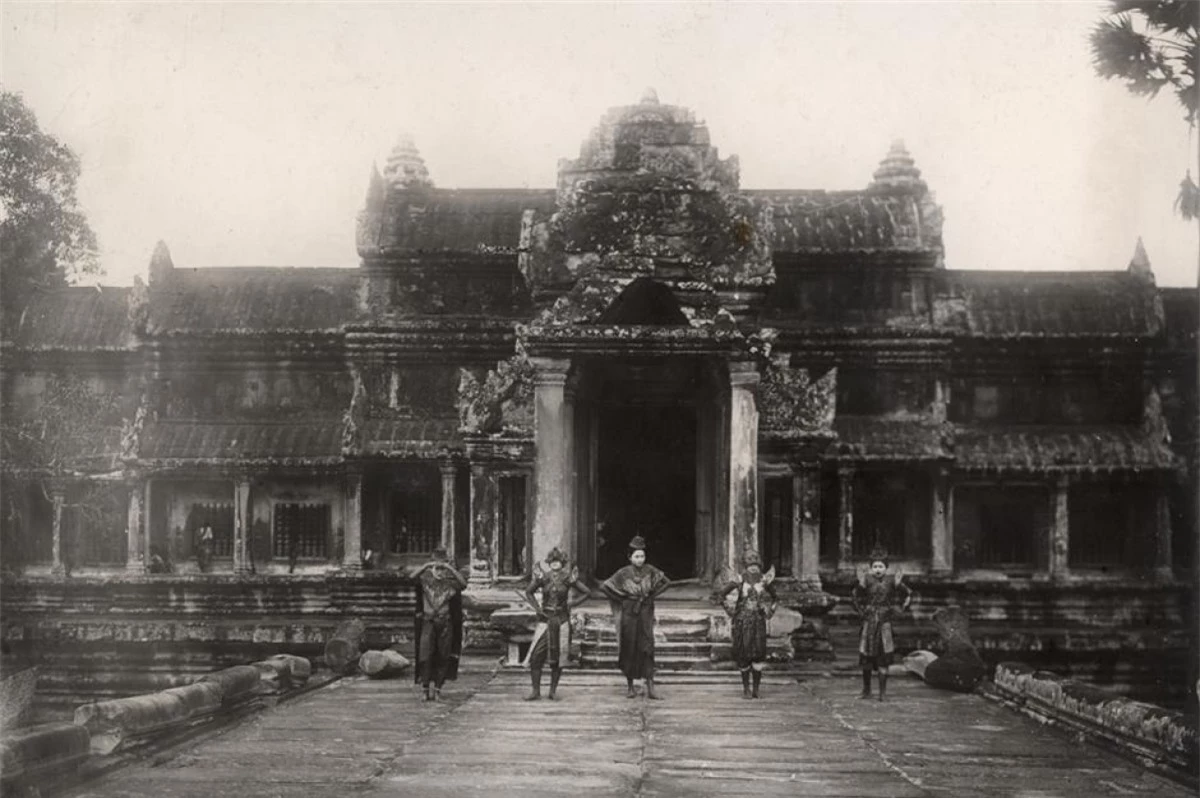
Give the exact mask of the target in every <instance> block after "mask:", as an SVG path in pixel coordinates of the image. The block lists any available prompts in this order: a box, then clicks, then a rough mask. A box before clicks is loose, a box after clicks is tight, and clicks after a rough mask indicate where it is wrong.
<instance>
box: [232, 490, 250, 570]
mask: <svg viewBox="0 0 1200 798" xmlns="http://www.w3.org/2000/svg"><path fill="white" fill-rule="evenodd" d="M249 570H250V479H249V478H248V477H244V476H243V477H238V478H237V479H236V480H234V483H233V572H234V573H235V574H244V573H247V572H249Z"/></svg>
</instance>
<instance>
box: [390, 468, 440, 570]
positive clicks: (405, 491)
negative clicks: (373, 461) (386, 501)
mask: <svg viewBox="0 0 1200 798" xmlns="http://www.w3.org/2000/svg"><path fill="white" fill-rule="evenodd" d="M441 541H442V493H441V488H440V487H438V486H437V485H436V484H435V483H433V482H430V483H429V485H428V486H427V487H416V486H406V487H401V488H394V489H393V490H392V536H391V550H392V552H393V553H395V554H429V553H430V552H432V551H433V550H434V549H435V548H437V547H438V545H439V544H440V543H441Z"/></svg>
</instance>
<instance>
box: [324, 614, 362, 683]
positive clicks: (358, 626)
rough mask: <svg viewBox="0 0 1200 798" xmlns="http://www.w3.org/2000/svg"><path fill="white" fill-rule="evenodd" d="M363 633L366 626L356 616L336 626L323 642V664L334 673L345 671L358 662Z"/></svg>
mask: <svg viewBox="0 0 1200 798" xmlns="http://www.w3.org/2000/svg"><path fill="white" fill-rule="evenodd" d="M365 634H366V627H365V626H364V625H363V622H362V621H360V620H358V619H357V618H353V619H351V620H349V621H345V622H344V623H342V624H341V625H340V626H338V628H337V629H335V630H334V632H333V636H332V637H330V638H329V641H328V642H327V643H325V666H326V667H328V668H329V670H331V671H333V672H334V673H345V672H346V671H348V670H349V669H351V668H352V667H354V666H355V665H356V664H358V658H359V656H360V655H361V654H362V642H363V636H364V635H365Z"/></svg>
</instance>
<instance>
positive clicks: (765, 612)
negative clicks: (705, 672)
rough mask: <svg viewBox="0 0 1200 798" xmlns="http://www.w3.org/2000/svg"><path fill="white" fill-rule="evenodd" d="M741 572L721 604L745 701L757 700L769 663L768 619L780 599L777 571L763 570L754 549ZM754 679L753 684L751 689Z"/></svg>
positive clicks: (746, 556)
mask: <svg viewBox="0 0 1200 798" xmlns="http://www.w3.org/2000/svg"><path fill="white" fill-rule="evenodd" d="M742 568H743V570H742V573H741V574H740V575H739V576H738V577H737V578H736V579H733V580H730V581H729V582H727V583H726V584H725V585H724V587H722V588H721V593H720V595H721V603H722V605H723V606H724V607H725V612H727V613H728V614H729V617H730V619H731V620H730V624H729V629H730V636H731V637H732V638H733V661H734V662H735V663H737V666H738V670H740V671H741V673H742V698H758V687H759V685H760V684H761V683H762V672H763V666H764V664H765V663H766V661H767V620H768V619H769V618H770V617H771V616H772V615H774V614H775V607H776V606H777V604H778V599H777V598H776V596H775V588H773V587H772V586H771V583H772V582H773V581H775V568H774V567H772V568H771V570H769V571H767V573H765V574H764V573H763V570H762V558H761V557H759V555H758V552H757V551H754V550H753V549H749V548H748V549H746V553H745V554H744V555H743V556H742ZM751 676H753V679H754V685H753V687H751V684H750V680H751Z"/></svg>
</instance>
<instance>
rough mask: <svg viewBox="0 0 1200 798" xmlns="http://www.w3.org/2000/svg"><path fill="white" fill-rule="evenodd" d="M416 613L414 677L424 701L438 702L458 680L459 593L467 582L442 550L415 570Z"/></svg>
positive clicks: (460, 651)
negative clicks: (449, 683) (449, 684)
mask: <svg viewBox="0 0 1200 798" xmlns="http://www.w3.org/2000/svg"><path fill="white" fill-rule="evenodd" d="M413 578H414V579H415V580H416V581H417V586H418V589H417V612H416V619H415V623H414V630H413V631H414V636H415V637H416V641H417V646H416V648H417V650H416V660H417V667H416V670H415V676H416V679H417V681H419V682H420V684H421V686H422V687H423V688H424V690H425V700H426V701H438V700H440V699H441V696H442V685H444V684H445V683H446V681H447V680H451V681H452V680H454V679H457V678H458V660H459V656H460V655H461V654H462V626H463V623H462V621H463V618H462V592H463V590H464V589H466V587H467V580H466V579H464V578H463V576H462V574H460V573H459V572H458V571H456V570H454V567H453V566H452V565H451V564H450V562H449V560H448V558H447V556H446V550H445V549H444V548H441V547H439V548H437V549H434V551H433V559H431V560H430V561H429V562H427V563H425V564H424V565H422V566H421V567H420V568H418V569H417V571H416V573H415V574H414V575H413Z"/></svg>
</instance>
